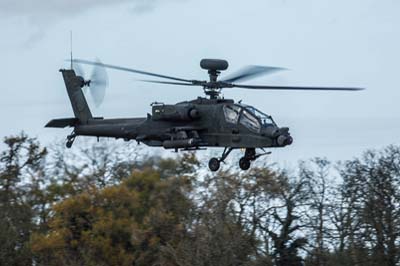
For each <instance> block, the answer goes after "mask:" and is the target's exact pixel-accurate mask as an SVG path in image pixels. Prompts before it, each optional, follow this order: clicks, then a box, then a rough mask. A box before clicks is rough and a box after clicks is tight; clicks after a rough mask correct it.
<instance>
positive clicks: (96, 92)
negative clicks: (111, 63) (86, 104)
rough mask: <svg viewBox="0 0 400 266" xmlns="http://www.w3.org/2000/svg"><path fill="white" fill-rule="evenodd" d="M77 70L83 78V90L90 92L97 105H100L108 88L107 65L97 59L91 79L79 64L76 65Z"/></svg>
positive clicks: (86, 92) (85, 92)
mask: <svg viewBox="0 0 400 266" xmlns="http://www.w3.org/2000/svg"><path fill="white" fill-rule="evenodd" d="M74 69H75V72H76V74H77V75H78V76H81V77H82V78H83V80H84V81H83V84H82V85H83V86H82V90H83V93H84V94H85V95H87V94H88V92H90V96H91V98H92V100H93V103H94V104H95V106H96V107H99V106H100V105H101V104H102V103H103V101H104V97H105V94H106V88H107V86H108V75H107V71H106V69H105V67H104V66H103V64H102V63H101V62H100V60H99V59H96V64H95V65H94V67H93V70H92V74H91V76H90V79H88V80H87V79H86V75H85V73H84V71H83V70H82V68H81V66H80V65H79V64H75V65H74Z"/></svg>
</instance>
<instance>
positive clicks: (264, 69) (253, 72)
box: [222, 66, 287, 83]
mask: <svg viewBox="0 0 400 266" xmlns="http://www.w3.org/2000/svg"><path fill="white" fill-rule="evenodd" d="M283 70H287V69H286V68H281V67H271V66H246V67H244V68H242V69H240V70H239V71H237V72H236V73H234V74H232V75H230V76H228V77H227V78H224V79H223V80H222V81H223V82H227V83H233V82H241V81H245V80H249V79H253V78H256V77H258V76H262V75H269V74H273V73H276V72H279V71H283Z"/></svg>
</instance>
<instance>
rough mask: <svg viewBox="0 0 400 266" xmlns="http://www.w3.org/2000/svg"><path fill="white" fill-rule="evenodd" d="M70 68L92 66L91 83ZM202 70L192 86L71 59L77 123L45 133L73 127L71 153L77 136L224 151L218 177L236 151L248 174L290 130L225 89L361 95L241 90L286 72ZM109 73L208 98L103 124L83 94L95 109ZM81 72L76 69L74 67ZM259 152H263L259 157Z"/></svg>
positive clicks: (208, 62) (211, 65)
mask: <svg viewBox="0 0 400 266" xmlns="http://www.w3.org/2000/svg"><path fill="white" fill-rule="evenodd" d="M72 62H74V63H75V65H76V64H86V65H93V66H94V67H95V68H94V73H93V75H92V78H91V79H89V80H86V79H85V78H84V77H83V74H80V73H78V74H76V72H75V70H74V68H73V65H72ZM200 67H201V68H202V69H204V70H206V71H207V72H208V75H209V80H191V79H183V78H178V77H172V76H167V75H161V74H156V73H151V72H146V71H142V70H137V69H132V68H127V67H121V66H116V65H109V64H103V63H101V62H100V61H97V62H96V61H87V60H81V59H74V60H72V59H71V69H61V70H60V72H61V73H62V75H63V78H64V83H65V86H66V89H67V92H68V96H69V98H70V101H71V105H72V109H73V112H74V115H75V117H73V118H62V119H54V120H51V121H50V122H48V123H47V125H46V127H55V128H63V127H67V126H68V127H73V131H72V133H71V134H70V135H68V136H67V142H66V146H67V147H68V148H71V146H72V144H73V142H74V140H75V138H76V137H77V136H95V137H97V138H99V137H112V138H116V139H119V138H121V139H124V140H126V141H129V140H136V141H137V142H138V143H144V144H146V145H148V146H151V147H163V148H165V149H173V150H175V151H178V150H198V149H202V148H203V149H204V148H206V147H223V148H224V150H223V152H222V155H221V156H220V157H218V158H215V157H214V158H211V159H210V160H209V163H208V166H209V168H210V170H211V171H217V170H218V169H219V168H220V163H221V162H224V160H225V159H226V158H227V156H228V155H229V154H230V153H231V152H232V151H233V150H235V149H242V150H244V155H243V157H241V159H240V160H239V167H240V168H241V169H242V170H247V169H249V168H250V164H251V162H252V161H255V160H256V159H258V158H259V157H261V156H263V155H266V154H269V153H270V152H266V151H265V150H264V149H265V148H275V147H285V146H287V145H290V144H292V142H293V138H292V136H291V135H290V132H289V128H288V127H279V126H278V125H277V124H276V123H275V121H274V120H273V118H272V117H271V116H270V115H268V114H265V113H263V112H262V111H260V110H258V109H257V108H255V107H253V106H250V105H245V104H242V103H241V102H237V103H235V101H234V100H231V99H224V98H222V97H221V96H220V95H221V90H222V89H232V88H241V89H253V90H312V91H314V90H325V91H326V90H329V91H332V90H334V91H358V90H362V88H339V87H293V86H264V85H261V86H260V85H243V84H237V82H242V81H244V80H248V79H251V78H255V77H257V76H260V75H266V74H271V73H274V72H277V71H280V70H283V69H282V68H278V67H267V66H248V67H246V68H244V69H242V70H241V71H239V72H237V73H236V74H233V75H231V76H228V77H227V78H224V79H221V80H219V79H218V77H219V75H220V74H221V72H222V71H225V70H227V69H228V62H227V61H226V60H221V59H203V60H201V62H200ZM105 68H108V69H114V70H119V71H125V72H131V73H135V74H140V75H147V76H152V77H156V78H160V79H162V80H143V81H145V82H151V83H158V84H168V85H178V86H199V87H202V88H203V90H204V93H205V95H206V96H208V98H206V97H198V98H197V99H195V100H191V101H183V102H179V103H177V104H164V103H158V102H155V103H153V104H151V106H152V112H151V114H149V113H148V114H147V117H139V118H120V119H104V118H103V117H93V116H92V113H91V111H90V109H89V106H88V104H87V101H86V98H85V94H84V92H83V90H86V89H87V88H89V89H90V91H91V94H92V97H93V99H94V102H95V103H96V105H97V104H98V103H99V102H101V101H102V99H103V98H104V90H105V87H106V86H107V78H106V73H105V71H104V69H105ZM76 69H77V72H81V71H80V70H79V71H78V69H79V68H78V67H76ZM256 149H259V150H261V151H262V152H261V153H257V152H256Z"/></svg>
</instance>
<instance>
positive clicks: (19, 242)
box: [0, 133, 47, 265]
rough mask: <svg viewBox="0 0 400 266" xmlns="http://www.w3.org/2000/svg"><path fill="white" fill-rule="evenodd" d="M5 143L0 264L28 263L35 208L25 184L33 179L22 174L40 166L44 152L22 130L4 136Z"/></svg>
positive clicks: (0, 171) (0, 169)
mask: <svg viewBox="0 0 400 266" xmlns="http://www.w3.org/2000/svg"><path fill="white" fill-rule="evenodd" d="M4 144H5V145H6V149H5V150H4V151H3V152H1V155H0V232H1V234H0V264H1V265H29V264H30V263H31V252H30V248H29V245H28V243H29V238H30V233H31V231H32V230H33V229H34V224H33V219H34V217H35V216H34V215H35V211H36V210H35V209H32V206H33V205H32V204H34V201H35V200H34V199H33V198H32V197H31V195H30V194H29V189H27V187H26V186H25V183H26V182H28V181H32V180H25V179H24V176H25V175H26V173H28V172H32V171H40V169H42V166H43V161H44V158H45V156H46V154H47V151H46V149H44V148H41V147H40V146H39V144H38V142H37V141H36V140H35V139H32V138H28V136H27V135H25V134H24V133H21V134H20V135H17V136H11V137H8V138H5V139H4ZM35 181H37V180H35ZM28 186H29V185H28ZM34 192H35V193H37V192H38V190H37V189H35V190H34Z"/></svg>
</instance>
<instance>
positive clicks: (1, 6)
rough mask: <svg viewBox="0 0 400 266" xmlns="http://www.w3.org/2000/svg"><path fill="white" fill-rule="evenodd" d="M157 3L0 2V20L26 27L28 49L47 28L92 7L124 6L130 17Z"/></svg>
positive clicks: (114, 0) (153, 0)
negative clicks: (129, 11)
mask: <svg viewBox="0 0 400 266" xmlns="http://www.w3.org/2000/svg"><path fill="white" fill-rule="evenodd" d="M161 2H163V3H165V2H166V1H161V0H0V21H1V20H2V19H3V20H4V19H5V20H7V19H10V20H11V21H12V23H13V24H14V25H28V29H29V30H28V32H27V39H26V40H25V41H24V42H23V44H22V46H23V47H26V48H29V47H31V46H32V45H35V44H36V43H37V42H38V41H40V40H41V39H43V38H44V37H45V35H46V30H47V29H48V27H51V26H53V25H54V24H56V23H57V22H60V21H62V20H65V19H69V18H72V17H74V16H78V15H81V14H84V13H86V12H90V11H92V10H94V9H96V8H102V7H111V6H118V5H127V6H128V7H127V10H131V12H132V13H133V14H137V15H142V14H145V13H149V12H152V11H153V10H154V9H155V7H156V6H157V5H158V4H161Z"/></svg>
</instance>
